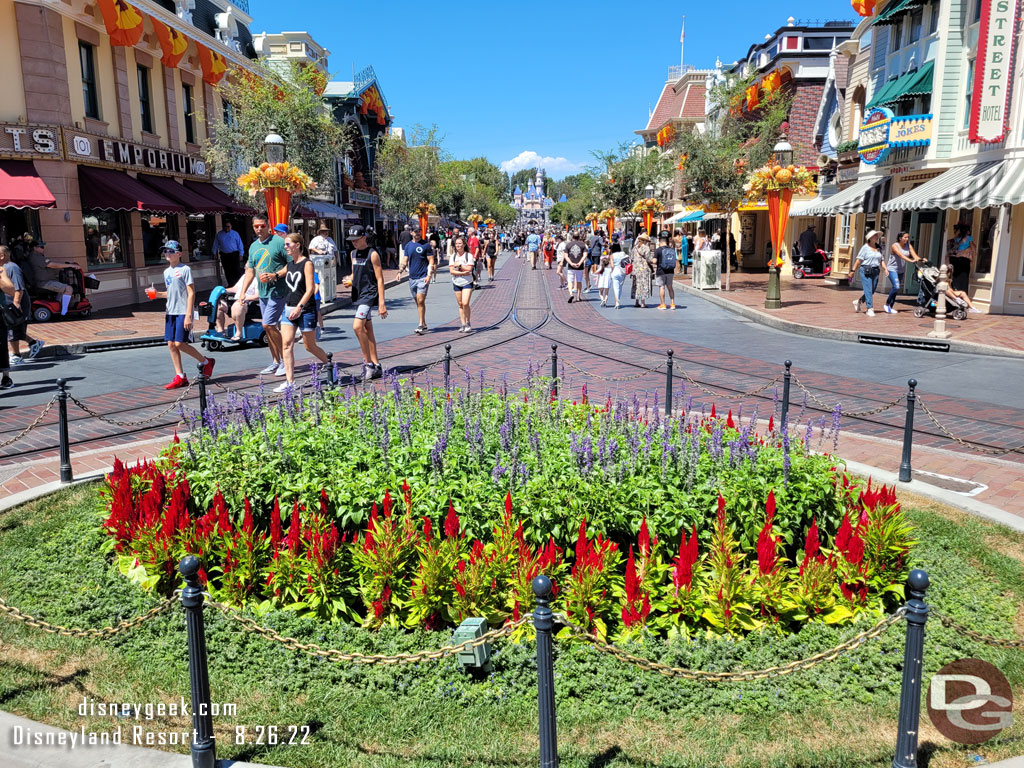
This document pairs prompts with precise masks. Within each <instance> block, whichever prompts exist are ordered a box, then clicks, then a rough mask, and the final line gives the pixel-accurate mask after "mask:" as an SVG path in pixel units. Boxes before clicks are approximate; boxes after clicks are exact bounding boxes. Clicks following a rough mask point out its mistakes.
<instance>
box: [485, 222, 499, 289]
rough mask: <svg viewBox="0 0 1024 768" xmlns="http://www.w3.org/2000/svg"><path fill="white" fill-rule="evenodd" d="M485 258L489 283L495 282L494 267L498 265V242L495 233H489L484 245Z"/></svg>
mask: <svg viewBox="0 0 1024 768" xmlns="http://www.w3.org/2000/svg"><path fill="white" fill-rule="evenodd" d="M484 257H485V258H486V259H487V282H489V283H493V282H494V267H495V266H496V265H497V263H498V241H497V239H496V238H495V236H494V233H493V232H488V233H487V241H486V242H485V243H484Z"/></svg>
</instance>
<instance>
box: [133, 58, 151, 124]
mask: <svg viewBox="0 0 1024 768" xmlns="http://www.w3.org/2000/svg"><path fill="white" fill-rule="evenodd" d="M136 69H137V70H138V74H139V115H140V116H141V118H142V130H143V131H144V132H146V133H152V132H153V106H152V104H151V103H150V99H149V70H148V69H146V68H145V67H143V66H138V67H136Z"/></svg>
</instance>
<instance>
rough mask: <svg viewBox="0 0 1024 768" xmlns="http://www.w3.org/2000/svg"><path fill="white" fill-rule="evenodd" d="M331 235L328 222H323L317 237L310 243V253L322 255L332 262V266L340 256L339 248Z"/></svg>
mask: <svg viewBox="0 0 1024 768" xmlns="http://www.w3.org/2000/svg"><path fill="white" fill-rule="evenodd" d="M330 233H331V230H330V228H329V227H328V226H327V222H325V221H321V222H320V229H319V230H318V231H317V234H316V237H314V238H313V239H312V240H310V241H309V252H310V253H319V254H322V255H324V256H326V257H327V258H328V259H329V260H330V263H331V264H334V260H335V259H336V258H337V256H338V246H337V245H336V244H335V242H334V239H333V238H332V237H331V235H330Z"/></svg>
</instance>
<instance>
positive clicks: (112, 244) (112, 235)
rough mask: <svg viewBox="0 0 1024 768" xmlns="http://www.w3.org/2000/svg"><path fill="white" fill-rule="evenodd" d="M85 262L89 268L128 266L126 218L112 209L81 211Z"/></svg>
mask: <svg viewBox="0 0 1024 768" xmlns="http://www.w3.org/2000/svg"><path fill="white" fill-rule="evenodd" d="M82 230H83V234H84V235H85V256H86V263H87V264H88V266H89V268H90V269H107V268H116V267H126V266H128V262H127V254H128V250H129V249H128V245H127V243H128V239H127V238H128V236H129V235H128V231H129V230H128V219H127V217H126V216H125V215H124V214H123V213H114V212H112V211H92V210H85V211H82Z"/></svg>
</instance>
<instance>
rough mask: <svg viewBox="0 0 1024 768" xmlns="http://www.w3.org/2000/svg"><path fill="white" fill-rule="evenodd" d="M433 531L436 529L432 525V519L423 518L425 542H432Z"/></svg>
mask: <svg viewBox="0 0 1024 768" xmlns="http://www.w3.org/2000/svg"><path fill="white" fill-rule="evenodd" d="M433 530H434V529H433V527H432V526H431V524H430V518H429V517H424V518H423V540H424V541H430V534H431V532H432V531H433Z"/></svg>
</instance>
